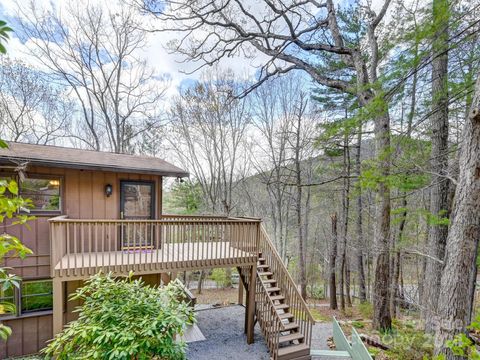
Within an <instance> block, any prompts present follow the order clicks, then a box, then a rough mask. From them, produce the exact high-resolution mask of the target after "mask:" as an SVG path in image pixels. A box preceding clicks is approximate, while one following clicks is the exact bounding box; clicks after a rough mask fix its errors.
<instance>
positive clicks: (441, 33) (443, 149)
mask: <svg viewBox="0 0 480 360" xmlns="http://www.w3.org/2000/svg"><path fill="white" fill-rule="evenodd" d="M433 22H434V25H435V26H436V27H437V29H438V30H437V32H436V33H435V34H434V38H435V41H434V43H433V60H432V115H431V129H432V135H431V139H432V152H431V156H430V157H431V172H432V174H433V175H432V184H431V190H430V217H431V219H430V221H429V231H428V241H427V251H428V254H429V255H430V256H429V257H428V258H427V259H426V266H425V278H424V279H425V286H424V293H423V298H424V303H423V309H424V312H423V318H424V319H425V330H426V331H428V332H432V331H433V326H434V319H435V314H436V308H437V300H438V291H439V289H440V279H441V274H442V263H441V262H440V261H436V260H435V259H438V260H441V261H443V258H444V256H445V244H446V240H447V235H448V227H447V225H445V224H442V223H441V222H440V219H442V218H446V217H448V186H449V181H448V179H447V178H446V177H444V176H442V175H444V174H446V173H447V172H448V90H447V89H448V83H447V82H448V53H447V52H446V51H445V49H446V48H447V47H448V32H447V30H446V28H447V24H448V0H434V1H433ZM432 258H433V259H432Z"/></svg>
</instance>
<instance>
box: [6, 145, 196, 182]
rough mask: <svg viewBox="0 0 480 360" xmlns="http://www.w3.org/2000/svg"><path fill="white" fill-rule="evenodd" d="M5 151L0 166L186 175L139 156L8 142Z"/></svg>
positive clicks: (154, 159) (172, 175) (165, 163)
mask: <svg viewBox="0 0 480 360" xmlns="http://www.w3.org/2000/svg"><path fill="white" fill-rule="evenodd" d="M8 146H9V147H8V149H0V163H14V164H22V163H25V162H27V163H28V164H31V165H38V166H50V167H59V168H74V169H85V170H103V171H112V172H128V173H140V174H155V175H162V176H171V177H186V176H188V175H189V174H188V172H186V171H185V170H182V169H180V168H179V167H177V166H175V165H173V164H170V163H168V162H166V161H165V160H162V159H159V158H156V157H150V156H140V155H126V154H115V153H110V152H101V151H94V150H81V149H73V148H66V147H60V146H51V145H33V144H24V143H17V142H8Z"/></svg>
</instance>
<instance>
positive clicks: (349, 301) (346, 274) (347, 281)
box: [345, 257, 352, 307]
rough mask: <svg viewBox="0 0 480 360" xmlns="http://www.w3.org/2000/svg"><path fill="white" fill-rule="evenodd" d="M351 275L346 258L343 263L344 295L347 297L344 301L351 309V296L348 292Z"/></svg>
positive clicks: (349, 291)
mask: <svg viewBox="0 0 480 360" xmlns="http://www.w3.org/2000/svg"><path fill="white" fill-rule="evenodd" d="M350 275H351V273H350V263H349V260H348V257H347V259H346V262H345V294H346V295H347V298H346V301H347V306H348V307H352V295H351V290H350V280H351V276H350Z"/></svg>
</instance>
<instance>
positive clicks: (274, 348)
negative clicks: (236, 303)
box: [255, 273, 282, 360]
mask: <svg viewBox="0 0 480 360" xmlns="http://www.w3.org/2000/svg"><path fill="white" fill-rule="evenodd" d="M256 278H257V281H256V284H257V287H258V288H257V291H256V296H258V295H264V296H265V298H266V299H267V303H268V311H270V313H271V315H272V316H273V319H271V320H273V321H274V323H275V326H274V324H266V326H267V327H270V329H268V328H264V327H263V321H265V319H264V318H263V317H264V312H263V309H260V308H259V306H258V304H259V303H260V304H265V302H264V301H260V302H259V301H255V302H256V303H257V306H256V312H257V320H260V321H259V325H260V328H261V329H262V330H263V332H264V336H265V340H266V341H267V345H268V348H269V350H270V353H271V355H272V359H274V360H275V359H277V352H278V345H279V343H280V342H279V339H280V331H281V326H282V321H281V319H280V316H279V314H278V313H277V311H276V309H275V303H274V302H273V300H272V299H271V298H270V296H268V292H267V287H266V286H265V284H264V283H263V281H262V279H261V278H260V275H258V273H257V274H256ZM259 290H260V291H261V292H259ZM256 300H257V299H256ZM259 318H260V319H259ZM267 320H269V319H267ZM272 329H275V330H276V331H272ZM272 333H273V334H274V336H275V338H274V339H273V341H272V337H271V334H272Z"/></svg>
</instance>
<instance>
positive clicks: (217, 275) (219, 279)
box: [210, 269, 229, 288]
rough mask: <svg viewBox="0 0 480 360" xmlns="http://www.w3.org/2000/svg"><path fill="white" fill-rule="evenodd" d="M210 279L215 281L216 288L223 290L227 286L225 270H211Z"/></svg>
mask: <svg viewBox="0 0 480 360" xmlns="http://www.w3.org/2000/svg"><path fill="white" fill-rule="evenodd" d="M210 279H212V280H213V281H215V284H216V285H217V287H220V288H224V287H226V286H227V285H228V283H229V281H228V277H227V272H226V271H225V269H213V270H212V275H210Z"/></svg>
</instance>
